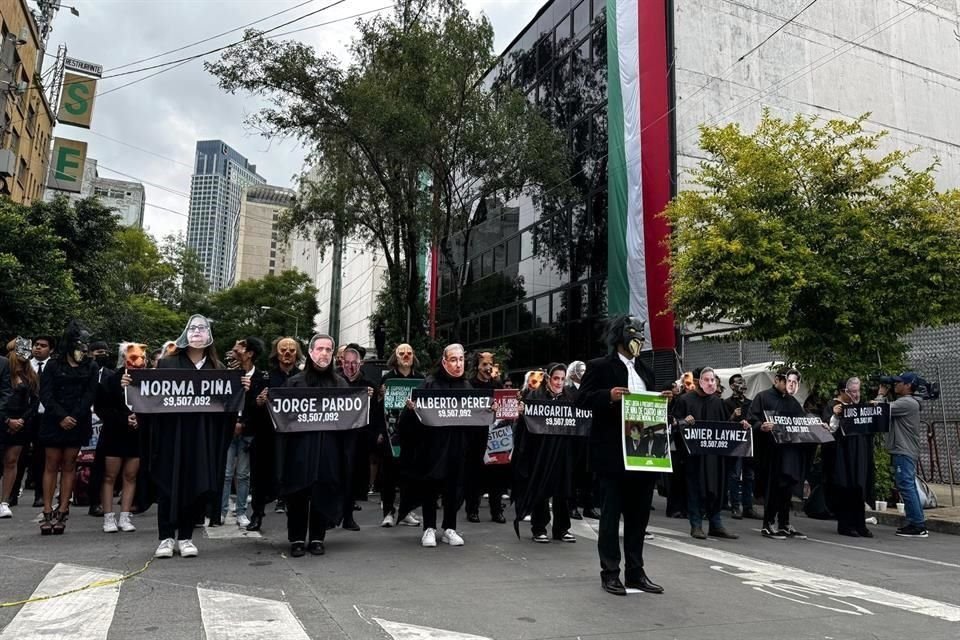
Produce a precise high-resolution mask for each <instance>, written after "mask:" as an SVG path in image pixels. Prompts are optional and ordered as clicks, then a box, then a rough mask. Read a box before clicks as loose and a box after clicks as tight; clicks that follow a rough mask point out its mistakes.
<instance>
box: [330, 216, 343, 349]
mask: <svg viewBox="0 0 960 640" xmlns="http://www.w3.org/2000/svg"><path fill="white" fill-rule="evenodd" d="M330 268H331V269H333V271H332V273H331V276H330V324H329V326H328V330H329V332H330V335H331V336H332V337H333V339H334V340H336V341H337V342H338V343H339V342H340V297H341V293H342V291H341V290H340V289H341V288H342V287H343V271H342V269H343V236H342V235H341V234H339V233H337V234H335V235H334V238H333V264H331V265H330Z"/></svg>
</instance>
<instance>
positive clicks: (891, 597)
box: [578, 523, 960, 622]
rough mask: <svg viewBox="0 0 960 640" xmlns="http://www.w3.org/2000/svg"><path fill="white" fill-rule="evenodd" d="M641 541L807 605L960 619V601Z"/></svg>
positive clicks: (589, 532) (589, 529) (589, 531)
mask: <svg viewBox="0 0 960 640" xmlns="http://www.w3.org/2000/svg"><path fill="white" fill-rule="evenodd" d="M579 525H580V526H579V527H578V528H581V529H584V531H582V532H581V533H582V534H583V535H586V536H587V537H591V538H593V539H596V537H597V534H596V531H595V530H594V529H593V525H589V524H582V523H579ZM645 544H647V545H652V546H655V547H659V548H661V549H667V550H669V551H675V552H677V553H682V554H685V555H688V556H693V557H695V558H702V559H703V560H707V561H708V562H710V563H711V565H710V568H711V569H713V570H715V571H720V572H722V573H724V574H726V575H730V576H734V577H736V578H739V579H741V580H743V581H744V584H745V585H747V586H749V587H752V588H753V589H755V590H756V591H760V592H762V593H766V594H768V595H772V596H775V597H778V598H785V599H787V600H792V601H793V602H798V603H801V604H806V605H808V606H814V607H818V608H822V609H829V610H831V611H836V612H839V613H847V614H851V615H871V614H872V612H871V611H869V610H867V609H864V608H863V607H861V606H860V605H857V604H854V603H852V602H850V600H859V601H862V602H869V603H871V604H878V605H882V606H885V607H892V608H894V609H900V610H901V611H908V612H911V613H919V614H921V615H925V616H930V617H932V618H939V619H941V620H946V621H948V622H960V607H958V606H956V605H952V604H948V603H945V602H939V601H937V600H930V599H928V598H921V597H919V596H913V595H910V594H906V593H898V592H896V591H891V590H889V589H883V588H882V587H874V586H871V585H864V584H860V583H858V582H854V581H852V580H844V579H841V578H832V577H830V576H824V575H820V574H817V573H813V572H810V571H804V570H802V569H795V568H794V567H790V566H787V565H782V564H776V563H773V562H767V561H764V560H755V559H754V558H750V557H748V556H743V555H740V554H738V553H731V552H729V551H723V550H722V549H717V548H716V547H712V546H698V545H694V544H690V543H687V542H681V541H680V540H676V539H673V538H659V537H658V538H656V539H654V540H647V541H646V542H645ZM719 565H726V566H719ZM727 567H734V568H736V569H737V570H738V571H731V570H730V569H728V568H727ZM815 597H820V598H825V599H826V601H827V602H820V603H817V602H814V601H813V598H815ZM835 605H838V606H835ZM841 607H842V608H841Z"/></svg>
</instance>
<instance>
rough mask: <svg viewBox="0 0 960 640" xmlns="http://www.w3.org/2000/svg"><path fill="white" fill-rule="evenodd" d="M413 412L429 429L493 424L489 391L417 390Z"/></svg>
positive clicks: (491, 392)
mask: <svg viewBox="0 0 960 640" xmlns="http://www.w3.org/2000/svg"><path fill="white" fill-rule="evenodd" d="M413 404H414V411H415V412H416V414H417V418H419V419H420V422H422V423H423V424H424V425H425V426H428V427H489V426H490V425H491V424H493V418H494V415H493V391H492V390H490V389H414V390H413Z"/></svg>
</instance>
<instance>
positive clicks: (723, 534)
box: [707, 527, 740, 540]
mask: <svg viewBox="0 0 960 640" xmlns="http://www.w3.org/2000/svg"><path fill="white" fill-rule="evenodd" d="M707 535H708V536H710V537H711V538H722V539H724V540H736V539H737V538H739V537H740V536H738V535H737V534H735V533H730V532H729V531H727V530H726V529H724V528H723V527H721V528H719V529H710V530H709V531H707Z"/></svg>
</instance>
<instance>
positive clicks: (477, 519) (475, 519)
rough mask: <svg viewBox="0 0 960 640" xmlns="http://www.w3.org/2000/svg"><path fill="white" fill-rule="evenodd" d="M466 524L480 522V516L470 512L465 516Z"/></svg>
mask: <svg viewBox="0 0 960 640" xmlns="http://www.w3.org/2000/svg"><path fill="white" fill-rule="evenodd" d="M467 522H480V514H479V513H476V512H474V511H471V512H470V513H468V514H467Z"/></svg>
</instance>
